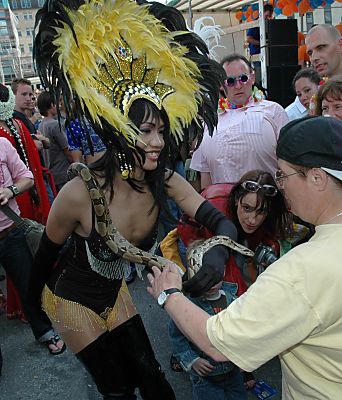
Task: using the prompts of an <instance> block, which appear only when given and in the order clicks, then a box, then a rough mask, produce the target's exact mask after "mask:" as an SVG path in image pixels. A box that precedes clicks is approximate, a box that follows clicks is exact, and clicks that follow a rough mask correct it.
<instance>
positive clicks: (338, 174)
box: [277, 116, 342, 181]
mask: <svg viewBox="0 0 342 400" xmlns="http://www.w3.org/2000/svg"><path fill="white" fill-rule="evenodd" d="M277 157H278V158H281V159H282V160H285V161H287V162H289V163H291V164H296V165H301V166H304V167H317V168H322V169H323V170H324V171H326V172H327V173H328V174H330V175H332V176H334V177H335V178H337V179H339V180H340V181H342V121H340V120H338V119H336V118H333V117H322V116H316V117H313V116H309V117H304V118H300V119H296V120H294V121H291V122H290V123H288V124H287V125H285V126H284V127H283V128H282V129H281V130H280V135H279V139H278V143H277Z"/></svg>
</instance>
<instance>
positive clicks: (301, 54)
mask: <svg viewBox="0 0 342 400" xmlns="http://www.w3.org/2000/svg"><path fill="white" fill-rule="evenodd" d="M303 61H310V58H309V56H308V54H307V52H306V45H305V44H302V45H301V46H299V47H298V62H299V63H300V62H303Z"/></svg>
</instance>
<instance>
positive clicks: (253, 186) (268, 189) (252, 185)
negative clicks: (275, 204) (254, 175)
mask: <svg viewBox="0 0 342 400" xmlns="http://www.w3.org/2000/svg"><path fill="white" fill-rule="evenodd" d="M241 186H242V187H243V188H244V189H245V190H247V192H251V193H257V192H258V191H259V190H260V189H261V190H262V191H263V192H264V193H265V196H268V197H274V196H275V195H276V194H277V193H278V189H277V188H276V187H275V186H273V185H260V183H258V182H254V181H244V182H242V183H241Z"/></svg>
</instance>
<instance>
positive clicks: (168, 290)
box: [157, 288, 182, 308]
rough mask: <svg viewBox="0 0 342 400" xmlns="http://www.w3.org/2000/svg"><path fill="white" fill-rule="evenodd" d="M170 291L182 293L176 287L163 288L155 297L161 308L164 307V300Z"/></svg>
mask: <svg viewBox="0 0 342 400" xmlns="http://www.w3.org/2000/svg"><path fill="white" fill-rule="evenodd" d="M172 293H182V291H181V290H179V289H177V288H171V289H166V290H163V291H162V292H161V293H160V295H159V296H158V299H157V302H158V304H159V305H160V307H161V308H164V307H165V304H166V301H167V299H168V297H169V296H170V294H172Z"/></svg>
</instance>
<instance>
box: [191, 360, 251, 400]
mask: <svg viewBox="0 0 342 400" xmlns="http://www.w3.org/2000/svg"><path fill="white" fill-rule="evenodd" d="M190 377H191V382H192V396H193V397H192V399H193V400H208V399H215V400H247V391H246V389H245V387H244V384H243V377H242V373H241V372H240V370H239V368H238V367H235V368H234V369H233V370H232V371H231V373H230V374H229V378H227V379H225V380H224V381H222V382H211V381H210V380H209V379H205V378H203V377H201V376H198V375H197V374H196V375H195V374H194V373H192V374H191V375H190Z"/></svg>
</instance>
